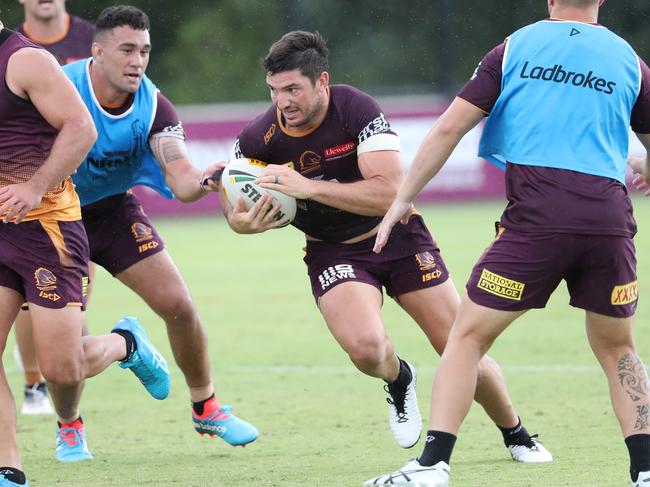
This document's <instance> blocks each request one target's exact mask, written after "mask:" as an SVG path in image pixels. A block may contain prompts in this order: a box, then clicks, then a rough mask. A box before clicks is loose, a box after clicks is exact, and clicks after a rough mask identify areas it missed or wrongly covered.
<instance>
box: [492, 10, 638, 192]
mask: <svg viewBox="0 0 650 487" xmlns="http://www.w3.org/2000/svg"><path fill="white" fill-rule="evenodd" d="M640 87H641V68H640V64H639V59H638V57H637V55H636V53H635V52H634V50H633V49H632V48H631V47H630V45H629V44H628V43H627V42H625V41H624V40H623V39H621V38H620V37H619V36H617V35H616V34H614V33H613V32H611V31H609V30H608V29H606V28H604V27H602V26H599V25H593V24H585V23H581V22H568V21H553V20H544V21H541V22H537V23H535V24H531V25H528V26H526V27H524V28H522V29H520V30H518V31H517V32H515V33H514V34H512V35H511V36H510V37H509V38H508V40H507V44H506V51H505V54H504V59H503V77H502V82H501V94H500V95H499V98H498V99H497V102H496V104H495V106H494V108H493V110H492V112H491V114H490V116H489V117H488V118H487V121H486V124H485V128H484V130H483V135H482V137H481V143H480V146H479V155H480V156H481V157H484V158H486V159H488V160H489V161H490V162H493V163H494V164H496V165H497V166H499V167H501V168H503V167H505V162H506V161H507V162H510V163H513V164H523V165H530V166H543V167H551V168H558V169H568V170H571V171H577V172H581V173H586V174H592V175H596V176H603V177H607V178H612V179H615V180H618V181H620V182H621V183H623V184H624V182H625V170H626V165H627V154H628V145H629V126H630V116H631V113H632V108H633V107H634V104H635V102H636V100H637V97H638V95H639V91H640Z"/></svg>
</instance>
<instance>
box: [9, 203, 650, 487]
mask: <svg viewBox="0 0 650 487" xmlns="http://www.w3.org/2000/svg"><path fill="white" fill-rule="evenodd" d="M635 205H636V214H637V219H638V221H639V227H640V232H639V235H638V237H637V249H638V250H639V281H640V285H641V289H642V290H643V289H644V287H645V285H646V284H645V283H646V282H647V281H649V280H650V277H648V275H649V274H650V256H648V253H647V249H648V248H650V200H641V199H637V200H635ZM501 207H502V205H501V204H500V203H481V204H463V205H453V206H452V205H440V206H433V207H428V208H423V210H424V211H423V213H424V215H425V217H426V219H427V222H428V225H429V228H430V229H431V230H432V232H433V233H434V234H435V235H436V237H437V238H438V241H439V244H440V246H441V248H442V251H443V256H444V258H445V260H446V262H447V264H448V266H449V268H450V269H451V271H452V273H453V276H454V278H455V283H456V285H457V286H459V287H461V288H462V286H463V285H464V283H465V280H466V278H467V276H468V273H469V270H470V269H471V266H472V265H473V263H474V262H475V261H476V259H477V258H478V256H479V255H480V253H481V252H482V250H483V249H484V248H485V246H487V245H488V243H489V242H490V241H491V238H492V232H493V221H494V220H495V219H497V218H498V216H499V214H500V211H501ZM157 228H158V230H159V231H160V233H161V234H162V235H163V237H164V238H165V239H166V242H167V246H168V248H169V249H170V251H171V253H172V255H173V256H174V258H175V260H176V262H177V264H178V266H179V267H180V269H181V271H182V273H183V275H184V276H185V279H186V280H187V282H188V284H189V287H190V289H191V290H192V292H193V296H194V298H195V300H196V303H197V305H198V308H199V310H200V312H201V314H202V316H203V319H204V321H205V324H206V326H207V329H208V332H209V337H210V356H211V358H212V360H213V370H214V372H215V381H216V386H217V391H218V395H219V397H220V399H221V400H222V402H224V403H232V404H234V405H235V411H236V412H237V413H238V414H239V415H241V416H242V417H244V418H246V419H248V420H250V421H252V422H254V423H255V424H256V426H257V427H258V428H259V430H260V431H261V436H260V438H259V440H258V441H257V442H255V443H254V444H252V445H250V446H249V447H247V448H245V449H241V448H237V449H235V448H232V447H229V446H227V445H226V444H225V443H223V442H222V441H221V440H218V439H215V440H208V439H207V438H200V437H199V436H198V435H196V433H194V431H193V430H192V427H191V423H190V418H189V398H188V394H187V391H186V388H185V386H184V382H183V379H182V376H181V374H180V372H179V370H178V368H177V367H176V366H175V365H173V364H170V365H172V367H171V372H172V381H173V382H172V387H173V389H172V393H171V395H170V397H169V399H167V400H166V401H163V402H158V401H154V400H153V399H150V398H149V397H148V396H147V395H146V393H145V392H144V390H143V389H142V386H141V385H140V384H139V383H138V382H137V381H136V380H135V379H134V377H133V376H132V375H131V374H130V373H128V372H126V371H122V370H121V369H119V368H117V367H115V366H114V367H111V368H110V369H109V370H107V371H106V372H105V373H104V374H102V375H101V376H99V377H97V378H94V379H91V380H89V381H88V383H87V386H86V390H85V392H84V397H83V401H82V414H83V416H84V419H85V422H86V429H87V436H88V440H89V445H90V448H91V450H92V451H93V453H94V455H95V460H94V461H93V462H86V463H83V464H77V465H75V464H72V465H62V464H58V463H57V462H56V461H55V460H54V423H53V420H52V418H39V417H36V418H34V417H19V428H20V435H19V440H20V442H21V446H22V457H23V464H24V469H25V471H26V472H27V474H28V475H29V478H30V482H31V485H33V486H35V487H40V486H56V485H65V486H197V487H198V486H201V487H203V486H233V487H235V486H282V487H285V486H287V487H294V486H307V485H309V486H319V487H328V486H359V485H360V484H361V482H363V481H364V480H365V479H367V478H369V477H371V476H374V475H378V474H380V473H383V472H385V471H389V470H393V469H395V468H397V467H399V466H401V465H402V464H403V463H404V462H405V461H406V460H408V459H409V458H411V457H413V456H415V455H418V454H419V453H420V451H421V445H420V444H418V445H417V446H416V447H415V448H414V449H413V450H410V451H404V450H402V449H400V448H399V447H398V446H397V445H396V444H395V443H394V442H393V440H392V438H391V435H390V432H389V429H388V425H387V421H386V417H387V411H386V403H385V401H384V392H383V391H382V388H381V384H380V383H379V382H378V381H377V380H374V379H370V378H368V377H365V376H363V375H362V374H361V373H359V372H357V371H356V370H355V369H354V367H353V366H352V365H351V364H350V363H349V361H348V359H347V357H346V356H345V354H344V353H343V352H342V351H341V350H340V349H339V347H338V346H337V344H336V343H335V341H334V340H333V339H332V338H331V336H330V335H329V333H328V331H327V329H326V327H325V325H324V323H323V322H322V319H321V317H320V314H319V313H318V311H317V309H316V307H315V306H314V303H313V299H312V297H311V294H310V292H309V286H308V280H307V277H306V271H305V268H304V264H303V263H302V262H301V259H302V255H303V252H302V247H303V239H302V237H301V235H300V234H299V232H297V231H296V230H293V229H284V230H279V231H273V232H268V233H266V234H263V235H256V236H240V235H235V234H233V233H231V232H230V230H229V229H228V228H227V226H226V225H225V223H224V221H223V220H222V219H220V218H216V217H215V218H204V219H195V220H192V219H185V220H180V219H179V220H163V221H158V222H157ZM567 299H568V297H567V294H566V291H565V290H564V286H561V288H560V289H558V291H557V292H556V294H555V295H554V296H553V298H552V299H551V302H550V303H549V305H548V307H547V309H546V310H544V311H535V312H531V313H529V314H528V315H526V316H524V317H523V318H522V319H520V320H519V321H518V322H516V323H515V324H514V325H513V326H512V327H511V328H510V329H509V330H507V331H506V332H505V333H504V335H503V336H502V337H501V338H500V339H499V340H498V341H497V343H496V344H495V346H494V347H493V349H492V351H491V355H492V356H493V357H494V358H496V359H497V360H498V361H499V362H500V363H501V365H502V366H503V369H504V373H505V375H506V378H507V381H508V385H509V388H510V392H511V394H512V397H513V400H514V403H515V406H516V408H517V410H518V412H519V413H520V415H521V416H522V418H523V420H524V422H525V424H526V425H527V426H528V429H529V430H530V431H531V433H537V432H539V433H541V437H542V440H543V441H544V443H545V445H546V446H547V447H548V448H549V449H550V450H551V451H552V452H553V453H554V454H555V457H556V461H555V462H554V463H552V464H547V465H538V466H535V465H519V464H515V463H514V462H512V461H511V460H510V459H509V455H508V453H507V451H506V450H505V448H504V447H503V445H502V442H501V438H500V434H499V432H498V430H497V429H496V428H495V427H494V425H492V424H491V423H490V421H489V420H488V419H487V417H486V415H485V414H484V413H483V412H482V410H480V408H478V407H473V408H472V410H471V412H470V415H469V417H468V419H467V421H466V423H465V424H464V426H463V429H462V430H461V434H460V438H459V441H458V444H457V448H456V451H455V453H454V457H453V463H452V468H453V478H452V484H453V485H454V486H456V487H467V486H471V487H477V486H499V487H527V486H531V487H532V486H534V487H545V486H546V487H559V486H583V485H590V486H603V487H611V486H621V485H628V484H627V482H628V477H627V468H628V467H627V451H626V449H625V447H624V444H623V442H622V440H621V438H620V433H619V430H618V425H617V422H616V419H615V418H614V415H613V414H612V412H611V408H610V405H609V398H608V395H607V388H606V384H605V380H604V377H603V375H602V373H601V371H600V370H599V368H598V367H597V364H596V361H595V359H594V358H593V356H592V354H591V352H590V350H589V348H588V345H587V341H586V338H585V336H584V325H583V321H584V319H583V313H582V312H580V311H578V310H575V309H572V308H570V307H569V306H568V305H567ZM125 314H133V315H137V316H139V317H140V318H141V319H142V321H143V322H144V323H145V324H146V325H147V329H148V331H149V334H150V335H151V336H152V338H153V339H154V340H155V341H156V342H157V343H158V344H160V348H161V349H162V351H163V353H165V355H166V356H167V357H168V358H171V354H170V350H169V345H168V343H167V340H166V337H165V335H164V329H163V328H164V327H163V325H162V323H161V322H160V320H159V319H158V318H157V317H156V316H155V315H153V313H152V312H151V311H149V310H148V309H147V308H146V307H145V306H144V304H143V303H142V302H141V301H140V300H139V298H137V296H135V295H134V294H133V293H131V292H130V291H129V290H128V289H126V288H125V287H123V286H122V285H121V284H119V282H117V281H116V280H114V279H112V278H110V276H109V275H108V274H106V273H104V272H100V273H98V276H97V285H96V288H95V293H94V296H93V298H92V300H91V304H90V311H89V320H90V328H91V332H93V333H95V334H97V333H103V332H106V331H107V330H109V329H110V327H111V326H112V325H113V323H114V322H115V321H116V320H117V319H118V318H119V317H120V316H122V315H125ZM638 316H639V318H638V319H637V331H636V335H637V339H638V347H639V350H640V352H641V354H642V355H645V359H646V360H648V359H650V355H649V354H648V353H647V350H648V347H649V346H650V333H649V331H650V325H649V322H650V320H648V317H649V316H650V307H649V305H648V301H647V300H645V299H644V298H643V295H642V298H641V301H640V305H639V315H638ZM385 318H386V322H387V326H388V329H389V333H390V335H391V337H392V339H393V341H394V342H395V345H396V349H397V351H398V353H400V354H401V355H402V356H404V357H406V358H408V360H410V361H411V362H413V363H414V364H415V365H416V367H418V369H419V370H420V374H419V381H418V391H419V398H420V403H421V407H422V410H423V415H424V416H428V410H429V407H428V400H429V396H430V386H431V381H432V377H433V372H434V368H435V365H436V364H437V362H438V357H437V356H436V354H435V353H434V351H433V350H432V349H431V348H430V347H429V345H428V344H427V342H426V340H425V338H424V335H423V334H422V333H421V332H420V330H419V329H418V328H417V326H416V325H415V324H414V323H413V322H412V321H411V320H410V319H409V318H408V317H407V316H406V315H405V314H403V313H402V312H401V311H400V310H399V309H398V308H397V306H396V305H395V304H394V303H392V302H387V303H386V306H385ZM12 347H13V345H12V344H11V343H10V344H9V346H8V350H11V348H12ZM6 355H9V354H6ZM6 361H7V362H9V364H8V370H9V378H10V382H11V384H12V387H14V390H15V391H19V387H20V382H21V376H20V374H19V373H18V372H17V371H16V369H15V367H13V364H12V362H11V359H10V358H6ZM0 441H2V440H1V439H0Z"/></svg>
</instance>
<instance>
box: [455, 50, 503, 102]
mask: <svg viewBox="0 0 650 487" xmlns="http://www.w3.org/2000/svg"><path fill="white" fill-rule="evenodd" d="M506 42H507V41H504V42H503V43H501V44H499V45H498V46H497V47H495V48H494V49H492V50H491V51H490V52H488V53H487V54H486V55H485V57H484V58H483V60H482V61H481V62H480V63H478V66H477V67H476V70H475V71H474V74H473V75H472V77H471V78H470V80H469V81H468V82H467V83H466V84H465V86H463V88H462V89H461V90H460V92H459V93H458V96H459V97H460V98H462V99H463V100H466V101H468V102H470V103H471V104H472V105H474V106H476V107H478V108H480V109H481V110H483V111H484V112H485V113H487V114H489V113H490V112H491V111H492V108H493V107H494V104H495V103H496V101H497V98H498V97H499V95H500V94H501V78H502V76H503V56H504V53H505V50H506Z"/></svg>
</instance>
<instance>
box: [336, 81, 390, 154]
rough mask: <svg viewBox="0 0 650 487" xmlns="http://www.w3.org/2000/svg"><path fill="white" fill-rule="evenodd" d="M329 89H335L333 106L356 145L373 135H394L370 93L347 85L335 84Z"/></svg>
mask: <svg viewBox="0 0 650 487" xmlns="http://www.w3.org/2000/svg"><path fill="white" fill-rule="evenodd" d="M330 89H331V90H336V96H335V97H334V95H332V97H333V99H334V106H335V108H336V109H337V110H338V112H339V116H340V117H341V119H342V121H343V124H344V126H345V128H346V130H347V131H348V132H349V133H350V134H351V135H353V136H354V137H356V139H357V141H356V142H357V144H358V145H361V144H362V143H363V142H365V141H366V140H368V139H369V138H370V137H372V136H374V135H379V134H391V135H395V132H393V131H392V130H391V128H390V124H389V123H388V120H387V119H386V116H385V115H384V113H383V111H382V110H381V108H380V107H379V104H378V103H377V102H376V101H375V100H374V99H373V98H372V97H371V96H370V95H368V94H366V93H364V92H363V91H361V90H358V89H356V88H354V87H352V86H348V85H335V86H332V87H330Z"/></svg>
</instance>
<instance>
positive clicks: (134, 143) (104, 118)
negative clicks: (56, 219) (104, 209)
mask: <svg viewBox="0 0 650 487" xmlns="http://www.w3.org/2000/svg"><path fill="white" fill-rule="evenodd" d="M91 61H92V59H90V58H89V59H84V60H81V61H77V62H75V63H72V64H68V65H67V66H64V68H63V69H64V71H65V73H66V74H67V75H68V78H70V80H71V81H72V83H73V84H74V85H75V86H76V87H77V91H79V94H80V95H81V98H82V99H83V101H84V103H85V104H86V107H87V108H88V110H89V111H90V114H91V115H92V117H93V121H94V122H95V126H96V127H97V132H98V134H99V135H98V138H97V142H95V145H93V147H92V149H91V150H90V152H89V153H88V155H87V156H86V159H84V161H83V162H82V163H81V165H80V166H79V168H78V169H77V172H76V173H75V174H74V175H73V177H72V179H73V181H74V183H75V185H76V189H77V193H78V194H79V198H80V200H81V206H86V205H88V204H90V203H94V202H96V201H99V200H101V199H103V198H106V197H108V196H112V195H115V194H120V193H124V192H125V191H127V190H128V189H130V188H132V187H134V186H137V185H140V184H142V185H145V186H149V187H150V188H153V189H154V190H156V191H157V192H158V193H160V194H161V195H162V196H164V197H165V198H169V199H172V198H173V197H174V194H173V193H172V191H171V189H169V186H167V183H166V182H165V177H164V175H163V173H162V171H161V169H160V167H159V165H158V163H157V162H156V159H155V158H154V156H153V153H152V152H151V149H150V147H149V132H150V131H151V126H152V124H153V121H154V118H155V116H156V107H157V100H158V98H157V96H158V89H157V88H156V86H155V85H154V84H153V83H152V82H151V80H149V78H147V77H146V76H143V78H142V83H141V84H140V87H139V88H138V91H136V93H135V95H134V98H133V104H132V105H131V106H130V107H129V108H128V109H127V110H126V111H125V112H124V113H122V114H120V115H112V114H110V113H108V112H107V111H106V110H104V108H102V106H101V105H100V104H99V101H98V100H97V97H96V96H95V93H94V92H93V89H92V85H91V81H90V68H89V67H90V62H91Z"/></svg>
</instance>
